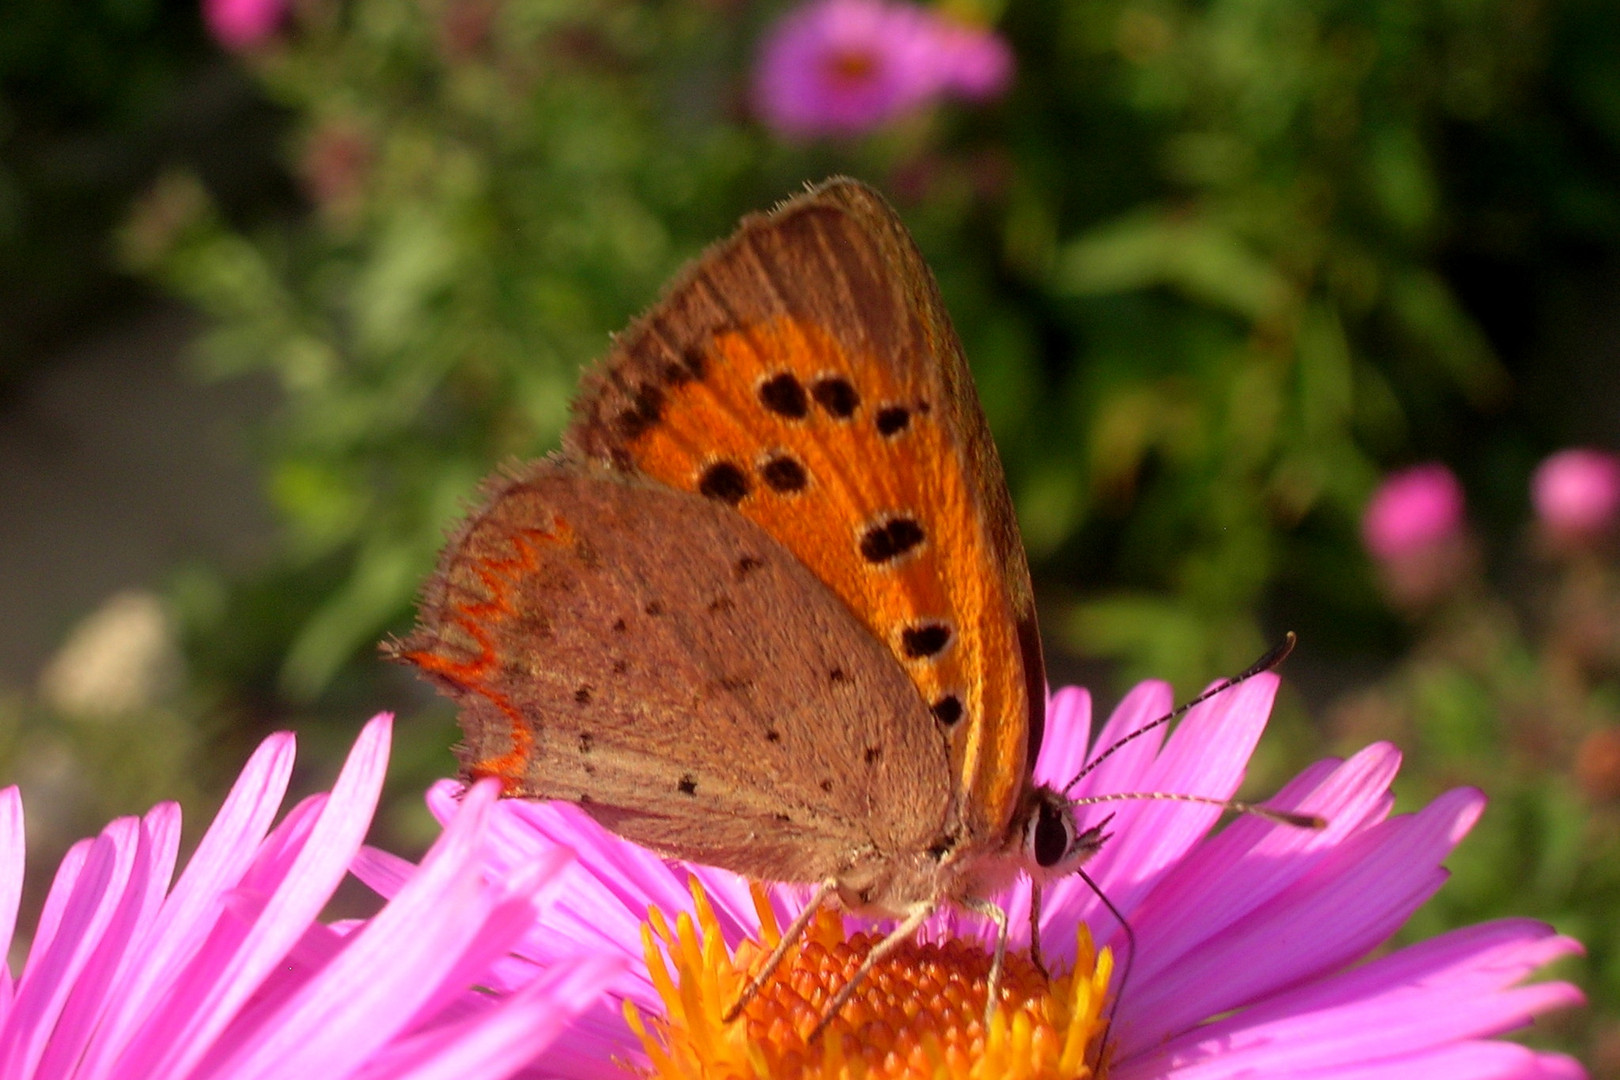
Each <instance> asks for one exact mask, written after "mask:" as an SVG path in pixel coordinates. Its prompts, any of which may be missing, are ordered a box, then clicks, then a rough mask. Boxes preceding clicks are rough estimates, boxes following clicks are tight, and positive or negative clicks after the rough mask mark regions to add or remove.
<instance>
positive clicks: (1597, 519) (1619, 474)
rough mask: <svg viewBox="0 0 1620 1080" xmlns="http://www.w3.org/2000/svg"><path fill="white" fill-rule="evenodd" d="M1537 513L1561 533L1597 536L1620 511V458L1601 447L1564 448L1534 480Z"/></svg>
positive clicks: (1533, 492)
mask: <svg viewBox="0 0 1620 1080" xmlns="http://www.w3.org/2000/svg"><path fill="white" fill-rule="evenodd" d="M1530 496H1531V501H1532V502H1534V504H1535V507H1536V516H1537V517H1538V518H1539V519H1540V520H1541V523H1542V524H1543V525H1545V526H1546V527H1547V528H1548V529H1550V530H1551V531H1552V532H1553V533H1555V534H1557V535H1560V536H1594V535H1597V534H1600V533H1603V532H1605V531H1607V530H1608V529H1610V528H1611V527H1612V526H1613V525H1614V523H1615V519H1616V516H1617V515H1620V458H1617V457H1616V456H1615V455H1614V454H1608V453H1604V452H1603V451H1601V450H1584V449H1578V450H1563V451H1560V452H1559V453H1556V454H1554V455H1552V456H1551V457H1549V458H1548V459H1547V460H1546V461H1543V462H1542V463H1541V464H1540V465H1539V466H1538V467H1537V468H1536V472H1535V476H1533V477H1532V478H1531V480H1530Z"/></svg>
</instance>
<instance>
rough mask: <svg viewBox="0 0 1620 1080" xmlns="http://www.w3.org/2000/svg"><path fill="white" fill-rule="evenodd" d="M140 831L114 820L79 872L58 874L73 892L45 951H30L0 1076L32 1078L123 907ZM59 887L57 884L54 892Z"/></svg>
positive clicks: (2, 1035)
mask: <svg viewBox="0 0 1620 1080" xmlns="http://www.w3.org/2000/svg"><path fill="white" fill-rule="evenodd" d="M137 834H138V825H137V823H136V822H135V820H134V819H133V818H120V819H118V820H117V821H114V822H112V823H111V824H110V825H108V826H107V827H106V828H105V829H104V830H102V833H101V835H100V836H98V837H97V838H96V839H95V840H94V841H93V842H92V843H91V844H90V845H89V847H88V849H87V850H86V851H85V856H84V860H83V862H82V863H81V864H80V866H79V867H78V872H77V873H74V874H71V875H68V876H63V875H60V874H59V875H58V878H57V885H58V886H63V887H64V888H63V891H66V892H67V893H68V895H67V896H66V898H65V899H64V900H63V901H62V902H61V903H60V906H59V908H58V911H59V913H60V915H59V918H58V920H57V924H56V926H55V932H54V933H53V934H52V935H51V936H50V937H49V938H48V939H47V940H46V942H45V944H44V947H43V949H39V948H36V949H33V950H30V953H29V958H28V965H27V967H26V969H25V970H24V972H23V977H22V980H21V982H19V983H18V986H17V998H16V1001H15V1003H14V1004H13V1007H12V1009H11V1012H10V1015H8V1016H7V1017H6V1026H5V1029H4V1030H3V1031H0V1076H3V1077H7V1078H8V1080H9V1078H10V1077H24V1076H31V1075H32V1074H33V1072H34V1071H35V1069H36V1068H37V1066H38V1064H39V1061H40V1058H41V1056H42V1055H43V1054H44V1052H45V1048H46V1043H47V1040H48V1039H49V1038H50V1036H51V1030H52V1028H53V1027H54V1026H55V1024H56V1021H57V1017H58V1016H59V1015H60V1013H61V1010H62V1007H63V1005H64V1004H65V1003H66V1001H67V998H68V994H69V993H70V992H71V991H72V989H73V985H74V980H76V979H77V978H78V977H79V973H80V972H81V971H82V970H83V969H84V967H85V965H86V964H88V963H89V961H90V958H91V956H92V955H93V954H94V952H95V948H96V946H97V945H98V944H99V943H100V941H101V935H102V934H103V933H104V932H105V931H106V929H107V926H108V924H109V923H111V922H112V921H113V917H114V914H115V913H116V912H117V910H118V908H119V902H120V900H121V899H122V897H123V890H124V887H125V885H126V884H127V882H128V881H129V875H130V870H131V868H132V866H133V864H134V861H135V847H136V845H135V842H134V840H135V837H136V835H137ZM69 883H71V888H66V886H68V884H69ZM57 891H58V890H57V887H56V886H53V889H52V892H53V893H56V892H57Z"/></svg>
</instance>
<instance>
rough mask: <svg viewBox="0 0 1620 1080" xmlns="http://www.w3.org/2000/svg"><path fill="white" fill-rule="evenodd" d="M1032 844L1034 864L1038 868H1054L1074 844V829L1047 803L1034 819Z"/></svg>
mask: <svg viewBox="0 0 1620 1080" xmlns="http://www.w3.org/2000/svg"><path fill="white" fill-rule="evenodd" d="M1033 839H1034V843H1033V844H1032V845H1031V846H1032V847H1033V849H1034V852H1035V862H1036V864H1037V865H1039V866H1043V867H1051V866H1056V865H1057V864H1058V863H1060V862H1062V861H1063V856H1065V855H1067V854H1068V853H1069V848H1070V846H1071V845H1073V843H1074V827H1073V826H1072V825H1071V824H1070V823H1069V819H1068V816H1067V815H1065V814H1064V813H1063V812H1062V811H1060V810H1058V809H1057V808H1056V807H1054V806H1052V805H1050V804H1049V803H1042V804H1041V812H1040V815H1039V816H1038V817H1037V818H1036V819H1035V836H1034V838H1033Z"/></svg>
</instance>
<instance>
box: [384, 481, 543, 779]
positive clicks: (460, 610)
mask: <svg viewBox="0 0 1620 1080" xmlns="http://www.w3.org/2000/svg"><path fill="white" fill-rule="evenodd" d="M492 505H493V504H492ZM574 539H575V537H574V531H573V529H572V528H571V527H570V526H569V524H568V523H567V522H566V521H564V520H563V519H562V518H560V517H559V518H555V519H554V521H553V523H552V527H551V529H550V530H549V531H548V530H545V529H538V528H533V527H522V526H505V525H502V524H501V523H499V522H495V521H492V520H490V519H489V518H487V517H486V518H484V519H482V520H480V521H478V522H477V523H476V525H474V526H473V527H472V528H471V529H469V530H468V533H467V535H466V536H465V537H464V538H463V540H462V541H461V543H460V544H459V545H457V544H452V545H451V550H454V551H456V552H457V554H458V556H459V557H458V558H456V559H455V560H454V561H453V562H451V563H450V564H449V565H446V566H445V567H443V568H442V570H441V575H442V576H441V579H440V581H439V586H440V587H441V588H442V590H443V594H442V598H441V605H442V606H441V608H440V611H439V613H438V618H437V619H436V620H434V622H435V624H436V626H437V629H436V631H434V632H433V633H432V634H431V635H428V636H427V637H426V639H425V640H423V639H422V638H421V637H418V636H417V635H413V636H412V638H411V639H408V640H407V642H406V643H405V647H404V648H402V649H401V650H400V651H399V653H398V656H399V658H400V659H402V660H406V661H408V662H410V663H412V664H415V665H417V666H418V667H420V668H421V669H422V670H423V671H425V672H427V673H428V674H430V675H433V676H436V677H437V678H439V679H442V680H443V681H444V682H446V683H448V684H449V685H450V686H452V687H453V688H454V689H456V690H457V691H460V692H462V693H468V694H477V695H478V696H479V697H481V698H483V699H484V700H485V701H487V702H489V704H490V705H491V706H493V707H494V708H495V709H496V710H497V711H498V712H499V713H500V714H501V715H502V716H504V717H505V718H506V723H507V730H508V734H509V736H510V739H511V748H510V749H509V750H508V751H507V752H506V753H504V754H501V755H500V756H498V757H486V758H482V759H480V760H478V761H475V762H472V763H470V764H468V765H467V766H466V767H465V770H464V771H465V773H466V775H467V776H468V777H469V778H470V779H473V780H477V779H481V778H483V777H486V776H493V777H497V778H499V779H500V781H501V788H502V791H503V792H504V793H505V794H508V795H512V794H516V793H517V792H518V791H519V790H520V789H521V787H522V784H523V778H524V772H525V769H526V768H527V765H528V762H529V759H530V756H531V755H532V753H533V751H534V732H533V731H531V730H530V727H529V722H528V720H526V719H525V718H524V715H523V713H522V711H521V710H519V709H518V707H517V706H516V705H515V704H513V703H512V701H511V699H510V698H509V697H507V695H506V694H504V693H503V692H501V691H500V690H498V689H497V688H496V687H495V686H493V685H492V684H491V679H490V676H491V675H493V674H494V673H495V672H496V670H497V668H498V665H499V663H500V655H499V654H498V652H497V650H496V646H495V638H496V627H498V626H499V624H501V623H503V622H506V621H508V620H511V619H513V618H516V617H517V616H518V615H519V612H518V610H517V608H516V606H515V605H514V604H513V602H512V598H513V596H514V594H515V593H516V592H517V591H518V585H519V582H520V579H521V578H522V577H523V576H524V575H532V574H534V573H535V572H536V571H538V569H539V567H540V546H541V545H542V544H571V543H573V542H574ZM480 587H481V588H480ZM480 592H482V593H483V595H482V596H479V595H478V594H479V593H480ZM452 635H454V636H456V637H463V636H464V637H465V638H466V639H467V641H466V642H462V641H452V640H451V638H452ZM469 644H470V647H469ZM456 653H461V654H464V655H462V656H457V655H454V654H456Z"/></svg>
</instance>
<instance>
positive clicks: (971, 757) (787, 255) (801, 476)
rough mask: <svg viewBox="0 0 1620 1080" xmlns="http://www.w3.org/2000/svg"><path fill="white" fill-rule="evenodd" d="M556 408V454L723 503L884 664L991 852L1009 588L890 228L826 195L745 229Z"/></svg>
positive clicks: (888, 216)
mask: <svg viewBox="0 0 1620 1080" xmlns="http://www.w3.org/2000/svg"><path fill="white" fill-rule="evenodd" d="M575 411H576V421H575V424H574V426H573V428H571V430H570V432H569V433H568V436H567V438H566V444H567V445H568V446H569V448H570V449H572V450H573V451H574V452H575V453H579V454H584V455H587V456H591V457H596V458H600V459H602V460H606V461H609V462H611V463H613V464H615V465H617V466H618V467H620V468H629V469H633V470H636V471H640V472H642V473H645V474H646V475H649V476H651V477H653V478H655V479H657V480H659V481H661V482H663V483H665V484H668V485H670V486H672V487H676V488H680V489H683V490H688V491H698V492H702V493H705V494H709V495H711V496H713V497H718V498H721V499H722V500H723V501H726V502H730V503H732V504H733V505H734V506H735V507H736V509H737V510H739V511H740V512H741V513H743V514H744V515H746V516H747V517H749V518H750V519H752V520H753V521H755V522H756V523H758V524H759V525H760V526H762V527H763V528H764V529H765V530H766V531H768V532H769V533H771V535H772V536H774V537H775V538H777V539H778V540H779V541H780V542H781V543H782V544H783V545H784V546H786V547H787V548H788V549H789V550H790V551H791V552H792V553H793V554H794V556H795V557H797V558H798V559H799V560H800V561H802V562H803V563H804V564H805V565H806V566H807V567H808V568H809V569H810V570H811V571H812V572H813V573H814V574H815V575H816V576H817V577H818V578H819V579H820V580H821V581H823V582H824V583H826V584H827V585H828V586H829V587H830V588H831V589H832V590H833V591H834V592H835V593H836V594H837V595H838V596H839V598H840V599H842V600H843V602H844V603H845V604H846V605H847V606H848V607H849V609H850V610H851V611H852V612H854V613H855V615H856V616H857V618H859V619H860V621H861V622H862V623H864V624H865V626H866V627H867V628H868V629H869V630H870V631H871V632H872V633H873V634H874V635H875V636H877V637H878V638H879V640H881V641H883V642H884V643H886V644H887V645H888V646H889V647H890V649H891V650H892V651H893V653H894V655H895V657H896V659H897V660H898V661H899V663H901V664H902V665H903V667H904V668H905V670H906V672H907V674H908V675H909V676H910V678H911V680H912V682H913V683H914V684H915V685H916V687H917V689H918V691H919V693H920V694H921V695H922V697H923V699H924V701H925V702H927V703H928V704H929V705H930V706H931V707H933V708H934V711H935V715H936V716H937V717H939V718H940V720H941V723H942V726H943V727H944V728H945V730H947V732H948V736H949V741H950V747H951V757H952V766H953V769H954V771H955V773H956V776H957V778H958V781H957V783H958V805H959V812H960V814H961V821H962V824H963V825H964V827H965V828H966V829H967V831H968V832H969V834H971V835H977V836H981V837H998V836H999V835H1000V833H1001V831H1002V829H1003V828H1004V827H1005V825H1006V822H1007V820H1008V819H1009V818H1010V816H1011V814H1012V811H1013V809H1014V805H1015V803H1016V802H1017V800H1018V798H1019V795H1020V793H1021V791H1022V790H1023V787H1024V784H1025V779H1026V777H1025V772H1026V760H1033V747H1035V746H1038V743H1039V739H1040V734H1041V730H1040V729H1041V720H1042V710H1043V709H1044V705H1045V701H1044V692H1045V687H1044V671H1043V669H1042V665H1041V656H1040V646H1039V639H1038V636H1037V633H1036V629H1035V623H1034V604H1033V599H1032V596H1031V593H1030V588H1029V574H1028V569H1027V567H1026V565H1025V562H1024V556H1023V549H1022V545H1021V543H1020V542H1019V539H1018V535H1017V528H1016V524H1015V523H1014V522H1013V519H1012V512H1011V504H1010V500H1009V499H1008V498H1007V494H1006V486H1005V481H1004V479H1003V477H1002V474H1001V467H1000V462H999V460H998V459H997V457H996V454H995V449H994V446H993V444H992V443H991V442H990V439H989V434H988V430H987V428H986V425H985V423H984V419H983V415H982V413H981V411H980V409H979V405H978V402H977V399H976V398H975V397H974V394H973V389H972V382H971V378H970V376H969V374H968V372H967V368H966V363H965V361H964V360H963V358H962V355H961V351H960V347H959V345H958V343H957V339H956V336H955V333H954V331H953V330H952V329H951V327H950V325H949V322H948V319H947V318H946V316H945V313H944V310H943V307H942V306H941V304H940V302H939V299H938V295H937V291H936V290H935V287H934V284H933V280H932V276H931V275H930V274H929V272H928V270H927V268H926V266H925V265H924V264H923V262H922V259H921V257H920V255H919V254H918V253H917V252H916V250H915V248H914V247H913V246H912V245H911V243H910V241H909V238H907V237H906V235H905V233H904V231H903V227H902V226H901V225H900V223H899V222H898V220H897V219H896V218H895V217H894V215H893V212H892V211H890V210H889V209H888V208H887V206H885V205H884V204H883V203H882V201H881V200H880V199H879V198H878V197H877V196H876V195H875V194H873V193H872V192H871V191H870V190H869V189H866V188H864V187H862V186H860V185H857V184H854V183H852V182H849V181H843V182H834V183H833V184H829V185H827V186H825V187H823V188H821V189H819V190H818V191H816V192H813V193H811V194H810V195H808V196H805V197H802V198H800V199H798V200H795V201H793V202H790V203H788V204H787V205H785V206H784V207H782V208H780V209H779V210H777V211H776V212H775V213H773V214H771V215H768V216H765V217H762V218H751V219H749V220H747V221H745V223H744V225H743V227H742V229H741V230H740V231H739V233H738V234H737V235H736V236H735V237H733V238H732V239H731V240H730V241H727V242H726V243H724V244H722V245H720V246H718V247H717V248H715V249H713V250H711V251H710V252H709V253H708V254H706V255H705V256H704V257H703V258H702V259H701V260H699V262H698V263H697V264H696V266H695V267H694V268H693V269H692V270H691V271H690V272H689V274H688V275H687V277H686V278H685V279H684V280H683V281H681V282H679V283H677V285H676V286H675V288H674V289H673V290H672V292H671V293H670V295H668V296H667V297H665V299H664V300H663V301H662V302H661V303H660V304H659V305H658V306H657V307H655V308H654V309H653V310H652V311H651V312H650V313H649V314H648V315H647V316H646V317H644V318H643V319H642V320H640V321H639V322H638V323H637V324H636V325H635V326H633V327H632V328H631V329H630V331H628V332H627V333H626V334H625V335H623V336H622V337H621V338H620V339H619V341H618V342H617V343H616V345H615V348H614V350H613V352H612V353H611V354H610V355H609V356H608V357H607V358H606V360H605V361H604V362H603V363H602V365H601V366H600V367H599V368H598V369H597V370H596V371H595V372H593V373H592V374H590V375H588V376H587V378H586V383H585V391H584V393H583V394H582V396H581V399H580V401H579V402H578V403H577V404H576V410H575ZM897 523H898V524H897ZM991 568H994V570H991ZM941 628H944V629H946V630H948V638H947V640H946V642H945V644H944V645H943V646H942V647H940V648H938V650H937V651H932V650H933V647H934V646H936V645H938V643H939V639H940V637H941V632H940V631H941ZM958 706H959V707H960V708H959V710H958ZM958 712H959V714H958Z"/></svg>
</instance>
